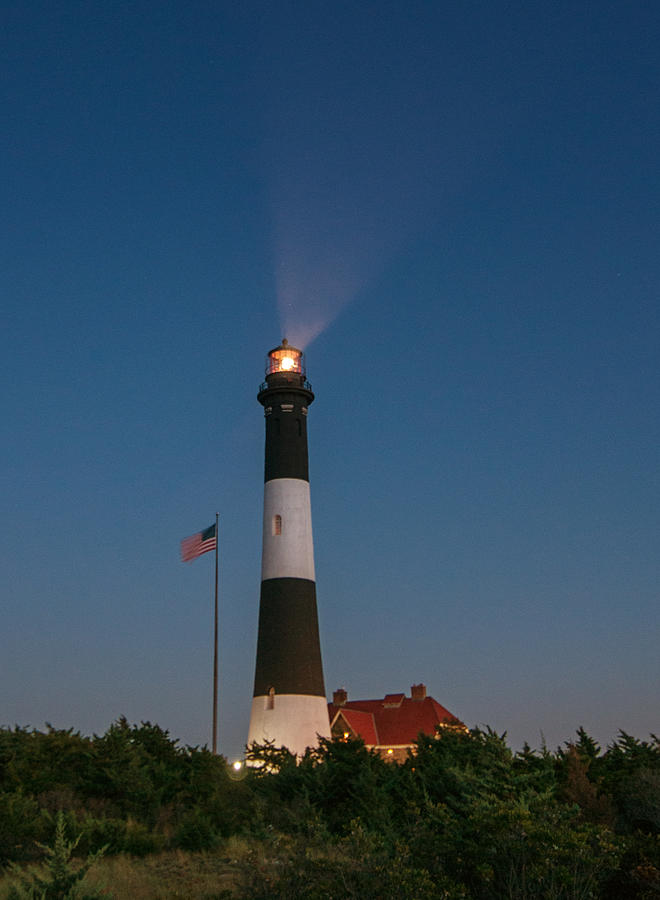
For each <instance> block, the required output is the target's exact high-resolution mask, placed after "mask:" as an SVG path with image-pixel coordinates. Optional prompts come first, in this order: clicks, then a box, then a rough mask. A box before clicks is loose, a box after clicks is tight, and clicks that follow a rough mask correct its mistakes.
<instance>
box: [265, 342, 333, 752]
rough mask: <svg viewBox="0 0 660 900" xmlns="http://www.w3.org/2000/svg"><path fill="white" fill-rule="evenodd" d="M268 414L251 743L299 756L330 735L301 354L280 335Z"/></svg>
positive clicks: (307, 395) (271, 367)
mask: <svg viewBox="0 0 660 900" xmlns="http://www.w3.org/2000/svg"><path fill="white" fill-rule="evenodd" d="M257 399H258V400H259V403H261V405H262V406H263V407H264V415H265V419H266V465H265V488H264V524H263V551H262V562H261V601H260V604H259V635H258V639H257V665H256V671H255V676H254V697H253V700H252V714H251V717H250V730H249V733H248V745H251V744H252V743H253V742H256V743H258V744H261V743H263V742H264V741H266V740H268V741H273V742H274V744H275V746H276V747H288V749H289V750H290V751H291V752H292V753H295V754H296V755H297V756H301V755H302V754H303V753H304V752H305V749H306V748H307V747H314V746H316V745H317V744H318V736H319V735H320V736H321V737H329V736H330V724H329V719H328V707H327V702H326V698H325V688H324V685H323V667H322V664H321V645H320V642H319V626H318V616H317V612H316V583H315V577H314V546H313V543H312V512H311V506H310V498H309V467H308V457H307V411H308V409H309V406H310V404H311V403H312V401H313V400H314V394H313V393H312V390H311V385H310V384H309V382H308V381H307V380H306V378H305V368H304V360H303V354H302V351H301V350H297V349H296V348H295V347H290V346H289V344H288V342H287V341H286V339H285V340H283V341H282V343H281V344H280V346H279V347H276V348H275V349H274V350H271V351H270V353H269V354H268V358H267V366H266V381H265V382H264V384H262V385H261V389H260V391H259V395H258V398H257Z"/></svg>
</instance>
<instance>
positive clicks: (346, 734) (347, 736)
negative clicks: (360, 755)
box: [344, 731, 350, 741]
mask: <svg viewBox="0 0 660 900" xmlns="http://www.w3.org/2000/svg"><path fill="white" fill-rule="evenodd" d="M349 737H350V734H349V733H348V731H345V732H344V740H345V741H347V740H348V739H349Z"/></svg>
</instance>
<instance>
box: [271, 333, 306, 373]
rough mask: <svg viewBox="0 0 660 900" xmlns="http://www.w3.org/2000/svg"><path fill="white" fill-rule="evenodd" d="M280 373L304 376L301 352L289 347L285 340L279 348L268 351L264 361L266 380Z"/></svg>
mask: <svg viewBox="0 0 660 900" xmlns="http://www.w3.org/2000/svg"><path fill="white" fill-rule="evenodd" d="M280 372H281V373H282V374H286V375H302V376H304V375H305V366H304V361H303V352H302V350H298V348H297V347H291V346H290V344H289V342H288V341H287V339H286V338H284V339H283V341H282V343H281V344H280V346H279V347H275V348H274V349H273V350H271V351H270V353H269V354H268V358H267V360H266V378H268V376H269V375H277V374H278V373H280Z"/></svg>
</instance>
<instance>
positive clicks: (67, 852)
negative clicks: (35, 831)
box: [8, 812, 105, 900]
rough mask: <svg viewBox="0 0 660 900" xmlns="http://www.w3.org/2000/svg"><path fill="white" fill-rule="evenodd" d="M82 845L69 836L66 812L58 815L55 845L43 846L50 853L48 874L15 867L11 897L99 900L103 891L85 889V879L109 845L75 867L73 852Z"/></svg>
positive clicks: (29, 899)
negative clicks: (14, 881) (29, 872)
mask: <svg viewBox="0 0 660 900" xmlns="http://www.w3.org/2000/svg"><path fill="white" fill-rule="evenodd" d="M77 844H78V838H76V839H75V840H73V841H68V840H67V839H66V826H65V817H64V814H63V813H62V812H59V813H58V815H57V821H56V825H55V837H54V839H53V844H52V846H48V845H46V844H42V845H40V846H41V848H42V850H44V851H45V853H46V856H47V864H46V869H47V873H48V875H47V877H42V876H41V875H39V874H36V873H31V874H24V873H22V872H21V871H20V869H19V868H18V867H16V866H15V867H14V868H13V874H14V875H15V876H16V883H15V885H13V886H12V887H11V889H10V891H9V895H8V900H75V898H78V900H95V898H96V897H97V896H99V897H100V896H101V895H100V894H93V895H92V894H89V893H87V892H85V893H83V892H82V891H81V884H80V883H81V882H82V880H83V878H84V877H85V875H86V874H87V872H88V871H89V869H90V868H91V867H92V866H93V865H94V863H95V862H96V860H97V859H98V858H99V857H100V856H102V855H103V853H104V852H105V848H102V849H100V850H98V851H97V852H96V853H92V854H90V855H89V856H88V857H87V859H86V861H85V862H84V863H82V864H81V865H79V866H77V867H74V866H72V864H71V855H72V853H73V851H74V849H75V848H76V846H77Z"/></svg>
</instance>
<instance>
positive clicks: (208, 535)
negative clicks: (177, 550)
mask: <svg viewBox="0 0 660 900" xmlns="http://www.w3.org/2000/svg"><path fill="white" fill-rule="evenodd" d="M217 545H218V540H217V537H216V534H215V524H213V525H209V527H208V528H205V529H204V531H198V532H197V534H191V535H190V537H187V538H184V539H183V540H182V541H181V559H182V560H183V562H192V561H193V559H197V557H198V556H201V555H202V553H208V552H209V550H215V548H216V547H217Z"/></svg>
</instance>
